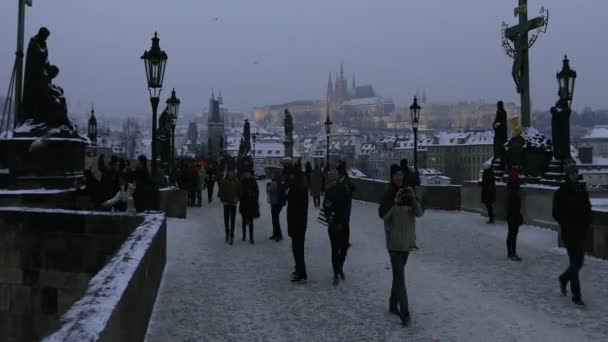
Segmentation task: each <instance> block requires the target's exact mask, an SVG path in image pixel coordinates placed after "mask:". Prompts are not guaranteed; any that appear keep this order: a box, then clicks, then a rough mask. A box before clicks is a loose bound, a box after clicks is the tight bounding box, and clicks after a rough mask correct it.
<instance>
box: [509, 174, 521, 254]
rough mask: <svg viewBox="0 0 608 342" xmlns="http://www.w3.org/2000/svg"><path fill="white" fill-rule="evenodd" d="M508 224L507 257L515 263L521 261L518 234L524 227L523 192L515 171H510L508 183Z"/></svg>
mask: <svg viewBox="0 0 608 342" xmlns="http://www.w3.org/2000/svg"><path fill="white" fill-rule="evenodd" d="M507 189H508V191H509V192H508V195H507V224H508V226H509V233H508V234H507V255H508V256H507V257H508V258H509V259H511V260H513V261H521V260H522V259H521V258H520V257H519V256H518V255H517V234H518V233H519V226H521V225H522V223H523V221H524V219H523V216H522V215H521V191H520V185H519V173H518V172H517V170H515V169H511V171H509V180H508V182H507Z"/></svg>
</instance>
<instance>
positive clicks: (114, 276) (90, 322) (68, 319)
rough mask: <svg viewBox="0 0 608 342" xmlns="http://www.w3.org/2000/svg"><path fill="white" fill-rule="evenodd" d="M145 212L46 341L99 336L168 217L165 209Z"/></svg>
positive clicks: (73, 341) (52, 341)
mask: <svg viewBox="0 0 608 342" xmlns="http://www.w3.org/2000/svg"><path fill="white" fill-rule="evenodd" d="M96 214H97V213H96ZM143 216H144V222H143V223H142V224H141V225H140V226H139V227H137V228H136V229H135V231H134V232H133V233H132V234H131V235H130V236H129V237H128V238H127V240H126V241H125V242H124V243H123V244H122V245H121V246H120V248H119V250H118V252H116V254H115V255H114V257H113V258H112V260H110V261H109V262H108V264H106V265H105V266H104V267H103V268H102V269H101V271H99V272H98V273H97V274H96V275H95V276H94V277H93V279H91V281H90V282H89V287H88V288H87V291H86V293H85V294H84V296H83V297H82V298H80V300H78V301H77V302H76V303H74V304H73V305H72V306H71V307H70V309H69V310H68V311H67V312H66V313H65V314H64V315H63V316H62V317H61V319H60V324H61V327H60V328H59V330H57V331H55V332H54V333H53V334H51V335H49V336H47V337H46V338H45V339H44V340H43V341H44V342H77V341H96V340H98V339H99V335H100V333H101V332H103V330H104V328H105V327H106V325H107V323H108V321H109V320H110V318H111V317H112V313H113V312H114V310H115V308H116V307H117V305H118V303H119V302H120V299H121V297H122V295H123V294H124V292H125V290H126V289H127V286H128V285H129V281H130V279H131V277H132V276H133V274H134V273H135V271H136V270H137V267H138V266H139V263H140V262H141V260H142V259H143V257H144V255H145V253H146V250H147V249H148V248H149V246H150V244H151V243H152V241H153V240H154V237H155V236H156V234H157V233H158V231H159V229H160V228H161V226H162V224H163V222H164V220H165V215H164V214H162V213H154V214H146V215H143Z"/></svg>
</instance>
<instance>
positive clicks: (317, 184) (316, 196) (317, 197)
mask: <svg viewBox="0 0 608 342" xmlns="http://www.w3.org/2000/svg"><path fill="white" fill-rule="evenodd" d="M321 177H322V175H321V170H320V169H319V168H318V167H316V166H315V168H314V169H313V170H312V172H311V174H310V195H311V196H312V200H313V203H314V206H315V208H318V207H320V206H321V182H322V180H321Z"/></svg>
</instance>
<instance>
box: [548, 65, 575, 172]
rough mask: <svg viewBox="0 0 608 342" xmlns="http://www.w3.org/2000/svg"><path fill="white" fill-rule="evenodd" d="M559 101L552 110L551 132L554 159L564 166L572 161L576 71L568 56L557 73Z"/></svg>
mask: <svg viewBox="0 0 608 342" xmlns="http://www.w3.org/2000/svg"><path fill="white" fill-rule="evenodd" d="M556 78H557V85H558V95H559V100H558V101H557V103H556V104H555V106H554V107H553V108H551V116H552V118H551V130H552V132H553V157H554V159H555V160H556V161H560V162H561V163H562V164H563V163H564V162H565V161H570V160H571V159H572V156H571V154H570V115H571V113H572V109H571V107H572V99H573V96H574V83H575V81H576V71H574V70H572V69H571V68H570V61H569V60H568V56H565V57H564V61H563V65H562V70H561V71H560V72H558V73H557V75H556Z"/></svg>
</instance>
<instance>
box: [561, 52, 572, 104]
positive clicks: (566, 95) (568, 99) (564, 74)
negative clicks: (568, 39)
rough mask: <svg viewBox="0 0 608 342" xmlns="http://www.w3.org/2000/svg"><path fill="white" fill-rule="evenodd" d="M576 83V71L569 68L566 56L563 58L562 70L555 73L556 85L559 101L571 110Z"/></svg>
mask: <svg viewBox="0 0 608 342" xmlns="http://www.w3.org/2000/svg"><path fill="white" fill-rule="evenodd" d="M575 82H576V71H574V70H572V69H571V68H570V61H569V60H568V56H564V62H563V65H562V70H561V71H560V72H558V73H557V85H558V87H559V99H560V101H562V102H563V103H564V104H566V103H567V104H568V109H572V98H573V97H574V83H575Z"/></svg>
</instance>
